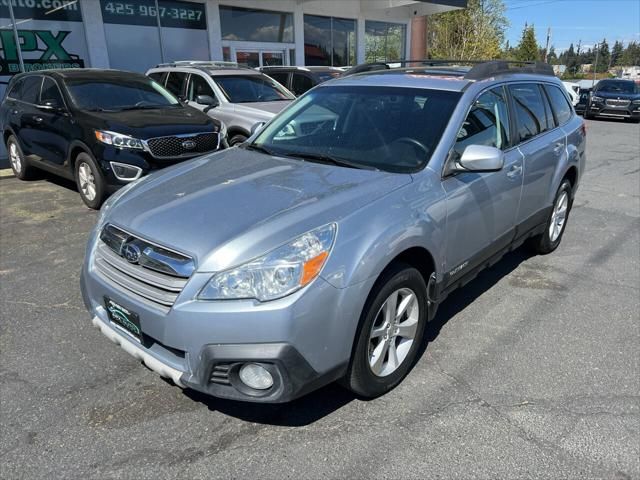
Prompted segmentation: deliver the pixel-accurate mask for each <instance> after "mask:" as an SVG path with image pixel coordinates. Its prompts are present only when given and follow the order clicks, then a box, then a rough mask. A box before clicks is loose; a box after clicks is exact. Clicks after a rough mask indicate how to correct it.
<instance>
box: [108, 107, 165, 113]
mask: <svg viewBox="0 0 640 480" xmlns="http://www.w3.org/2000/svg"><path fill="white" fill-rule="evenodd" d="M166 106H167V105H137V106H136V105H131V106H128V107H122V108H121V109H120V111H121V112H124V111H125V110H155V109H157V108H165V107H166Z"/></svg>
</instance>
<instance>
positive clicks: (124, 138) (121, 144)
mask: <svg viewBox="0 0 640 480" xmlns="http://www.w3.org/2000/svg"><path fill="white" fill-rule="evenodd" d="M95 133H96V139H98V141H99V142H102V143H104V144H107V145H113V146H114V147H117V148H132V149H135V150H142V149H144V146H143V145H142V141H141V140H138V139H137V138H133V137H130V136H128V135H122V134H120V133H116V132H109V131H107V130H95Z"/></svg>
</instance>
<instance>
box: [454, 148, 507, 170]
mask: <svg viewBox="0 0 640 480" xmlns="http://www.w3.org/2000/svg"><path fill="white" fill-rule="evenodd" d="M503 166H504V153H502V150H500V149H499V148H496V147H489V146H486V145H469V146H468V147H467V148H465V149H464V152H462V156H461V157H460V159H459V160H458V161H457V162H456V165H455V168H454V171H456V172H497V171H499V170H502V167H503Z"/></svg>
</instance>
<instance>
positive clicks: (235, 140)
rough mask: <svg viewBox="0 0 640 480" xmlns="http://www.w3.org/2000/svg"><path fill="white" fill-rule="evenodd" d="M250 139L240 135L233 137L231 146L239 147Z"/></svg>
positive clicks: (230, 141) (230, 142) (230, 140)
mask: <svg viewBox="0 0 640 480" xmlns="http://www.w3.org/2000/svg"><path fill="white" fill-rule="evenodd" d="M247 138H248V137H245V136H244V135H241V134H238V135H234V136H233V137H231V138H230V139H229V146H230V147H233V146H234V145H238V144H240V143H242V142H244V141H245V140H246V139H247Z"/></svg>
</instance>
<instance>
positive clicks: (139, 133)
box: [82, 107, 220, 140]
mask: <svg viewBox="0 0 640 480" xmlns="http://www.w3.org/2000/svg"><path fill="white" fill-rule="evenodd" d="M83 114H84V116H85V118H84V119H82V120H84V121H85V123H90V124H92V125H96V126H97V128H101V129H103V130H110V131H113V132H118V133H122V134H124V135H130V136H132V137H135V138H140V139H143V140H146V139H148V138H153V137H162V136H166V135H180V134H188V133H197V132H208V131H212V130H217V129H218V128H219V126H220V122H219V121H218V120H214V119H212V118H211V117H209V116H208V115H205V114H204V113H202V112H200V111H199V110H196V109H195V108H191V107H184V108H158V109H149V110H127V111H124V112H83ZM86 120H89V122H86Z"/></svg>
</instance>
